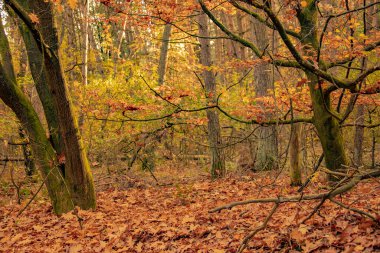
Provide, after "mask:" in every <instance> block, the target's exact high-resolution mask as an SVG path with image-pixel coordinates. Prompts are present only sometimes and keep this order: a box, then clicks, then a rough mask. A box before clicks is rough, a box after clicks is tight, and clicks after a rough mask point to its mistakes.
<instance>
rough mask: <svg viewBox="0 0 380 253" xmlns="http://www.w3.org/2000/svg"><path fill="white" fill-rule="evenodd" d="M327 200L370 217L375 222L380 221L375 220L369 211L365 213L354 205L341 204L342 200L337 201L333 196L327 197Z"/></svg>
mask: <svg viewBox="0 0 380 253" xmlns="http://www.w3.org/2000/svg"><path fill="white" fill-rule="evenodd" d="M329 200H330V201H331V202H333V203H334V204H336V205H338V206H340V207H343V208H345V209H347V210H350V211H353V212H355V213H358V214H361V215H363V216H367V217H368V218H370V219H371V220H373V221H375V222H377V223H380V221H379V220H377V219H376V218H375V216H373V215H372V214H369V213H367V212H364V211H363V210H360V209H357V208H355V207H350V206H347V205H345V204H343V203H342V202H339V201H337V200H335V199H333V198H329Z"/></svg>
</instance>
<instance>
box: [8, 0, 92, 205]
mask: <svg viewBox="0 0 380 253" xmlns="http://www.w3.org/2000/svg"><path fill="white" fill-rule="evenodd" d="M24 1H25V0H24ZM9 2H11V1H9ZM28 3H29V6H30V9H31V11H32V12H33V13H35V14H36V15H37V16H38V19H39V23H38V29H39V32H40V34H41V36H42V39H43V43H45V44H46V45H47V46H48V47H49V49H47V48H46V47H41V48H42V50H44V57H43V58H44V66H45V69H47V70H49V71H47V72H46V81H47V84H48V86H49V90H50V93H51V95H52V97H53V104H54V108H55V110H56V112H57V118H58V123H59V131H60V133H61V136H62V140H63V146H64V150H63V151H64V152H63V155H61V156H60V158H61V159H60V160H61V161H63V160H65V175H64V176H65V179H66V182H67V184H68V188H69V189H70V192H71V196H72V199H73V202H74V204H75V205H77V206H79V207H81V208H83V209H90V208H95V207H96V199H95V191H94V183H93V179H92V175H91V171H90V166H89V163H88V160H87V156H86V152H85V149H84V146H83V142H82V139H81V136H80V133H79V130H78V125H77V120H76V117H75V116H74V113H73V109H72V104H71V101H70V98H69V93H68V90H67V86H66V83H65V80H64V75H63V71H62V66H61V63H60V59H59V50H58V47H59V44H58V35H57V29H56V26H55V21H54V16H53V5H52V3H51V2H46V1H43V0H35V1H30V2H28ZM11 6H13V7H14V8H15V9H17V10H18V13H19V14H20V15H21V16H23V15H24V14H23V13H22V11H20V9H21V8H22V7H21V6H15V4H14V2H13V1H12V5H11ZM24 20H26V19H25V16H24ZM27 25H28V27H30V28H31V27H33V25H32V24H30V23H28V24H27ZM33 35H34V36H35V39H36V40H37V39H38V40H39V39H40V38H38V37H39V35H38V34H37V33H36V32H34V33H33ZM39 43H41V42H39Z"/></svg>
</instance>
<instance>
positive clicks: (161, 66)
mask: <svg viewBox="0 0 380 253" xmlns="http://www.w3.org/2000/svg"><path fill="white" fill-rule="evenodd" d="M171 29H172V25H171V24H166V25H165V28H164V33H163V35H162V44H161V50H160V61H159V62H158V85H162V84H164V81H165V73H166V65H167V59H168V52H169V39H170V33H171Z"/></svg>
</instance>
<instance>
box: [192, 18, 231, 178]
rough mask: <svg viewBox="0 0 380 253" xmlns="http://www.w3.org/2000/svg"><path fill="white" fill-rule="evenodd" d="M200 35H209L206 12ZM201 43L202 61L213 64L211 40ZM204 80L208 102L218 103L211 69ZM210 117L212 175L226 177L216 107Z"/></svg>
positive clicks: (200, 40)
mask: <svg viewBox="0 0 380 253" xmlns="http://www.w3.org/2000/svg"><path fill="white" fill-rule="evenodd" d="M198 23H199V35H200V36H201V37H209V28H208V17H207V15H206V14H201V15H199V19H198ZM199 42H200V44H201V52H200V62H201V64H202V65H203V66H205V67H210V66H212V60H211V46H210V40H208V39H202V38H200V39H199ZM203 80H204V83H205V90H206V96H207V101H208V104H214V103H216V80H215V76H214V73H213V72H212V71H211V70H204V71H203ZM207 119H208V123H207V126H208V138H209V145H210V151H211V158H212V161H211V177H212V178H219V177H224V176H225V174H226V167H225V157H224V153H223V149H221V148H219V147H220V146H221V145H222V137H221V133H220V123H219V115H218V112H217V111H216V109H209V110H207Z"/></svg>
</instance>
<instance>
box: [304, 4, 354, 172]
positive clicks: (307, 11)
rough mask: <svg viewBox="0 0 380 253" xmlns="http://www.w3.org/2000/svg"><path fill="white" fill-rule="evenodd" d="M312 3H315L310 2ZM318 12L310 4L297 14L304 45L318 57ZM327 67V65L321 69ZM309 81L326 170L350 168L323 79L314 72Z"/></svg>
mask: <svg viewBox="0 0 380 253" xmlns="http://www.w3.org/2000/svg"><path fill="white" fill-rule="evenodd" d="M309 1H311V0H309ZM317 17H318V11H317V8H316V5H315V4H312V5H308V7H306V8H303V9H302V10H300V11H299V12H298V13H297V18H298V20H299V22H300V25H301V38H302V40H301V43H302V45H303V47H304V50H305V52H306V54H308V55H309V56H310V57H311V58H315V57H316V52H317V50H318V48H319V42H318V35H317V27H318V26H317V22H318V20H317ZM320 67H321V68H323V66H320ZM305 73H306V76H307V78H308V84H309V89H310V95H311V99H312V105H313V112H314V125H315V127H316V129H317V133H318V136H319V139H320V141H321V144H322V148H323V153H324V155H325V163H326V167H327V168H328V169H330V170H332V171H336V170H338V169H341V168H342V165H348V164H349V162H348V159H347V156H346V153H345V149H344V144H343V135H342V131H341V129H340V127H339V122H338V119H337V118H336V117H335V116H334V115H333V113H332V108H331V99H330V95H329V94H326V93H325V92H324V91H323V90H322V87H321V86H322V82H323V81H322V80H320V79H319V78H318V77H317V76H316V75H315V74H314V73H312V72H311V71H308V70H305Z"/></svg>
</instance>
